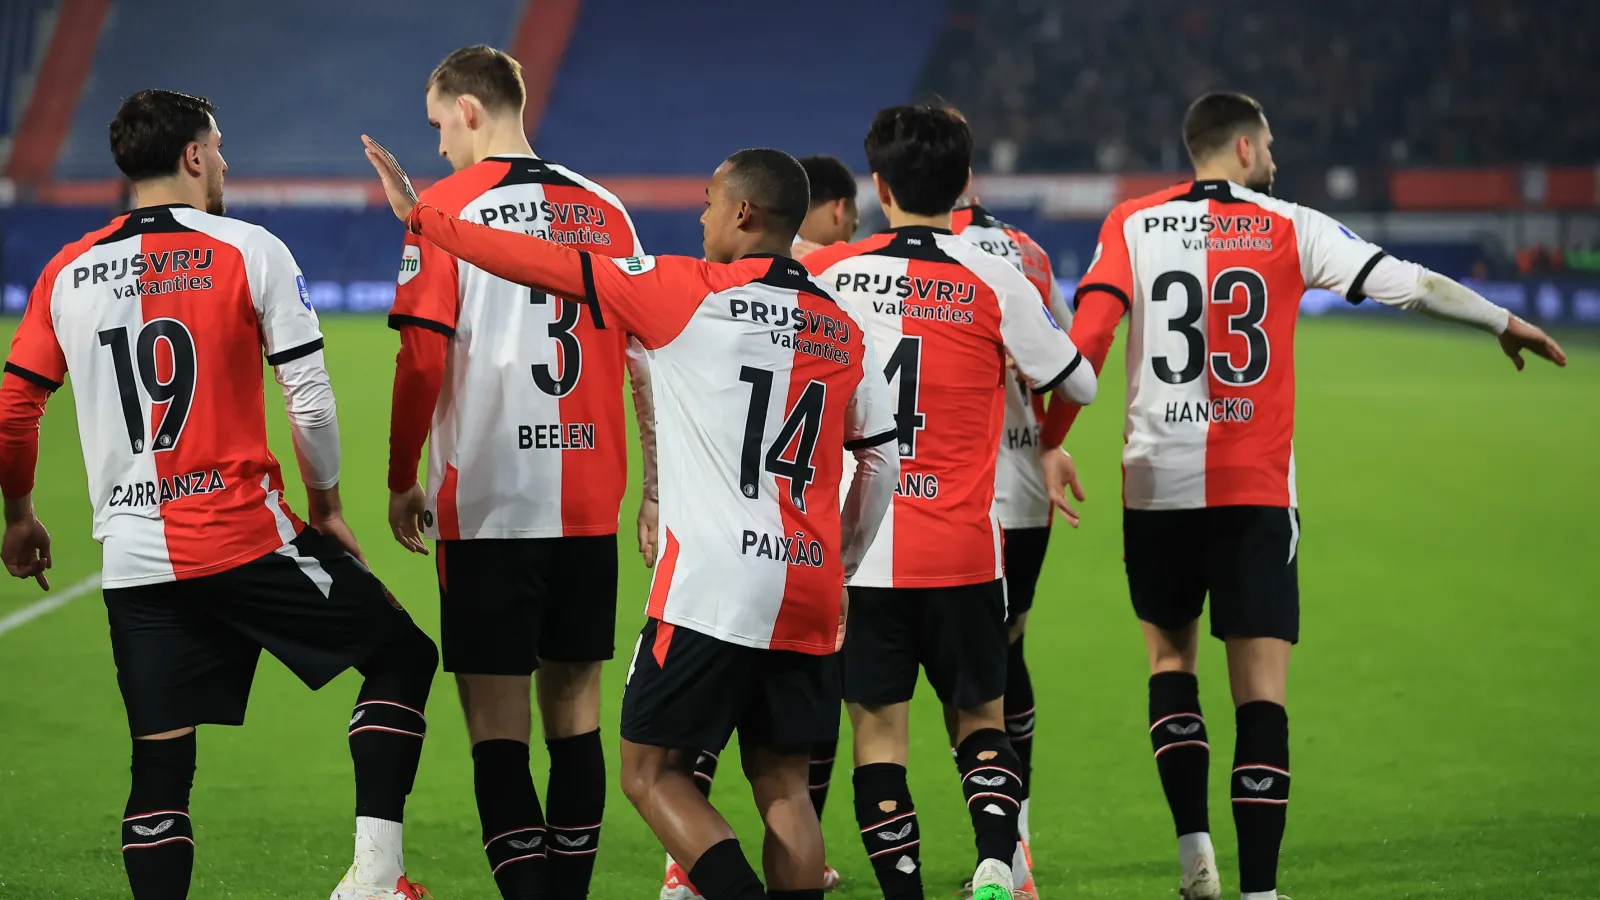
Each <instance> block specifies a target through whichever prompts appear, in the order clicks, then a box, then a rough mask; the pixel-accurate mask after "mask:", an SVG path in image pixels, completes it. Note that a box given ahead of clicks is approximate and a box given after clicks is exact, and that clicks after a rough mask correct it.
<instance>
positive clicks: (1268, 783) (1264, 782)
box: [1239, 775, 1272, 791]
mask: <svg viewBox="0 0 1600 900" xmlns="http://www.w3.org/2000/svg"><path fill="white" fill-rule="evenodd" d="M1239 783H1240V784H1242V785H1244V786H1245V787H1247V788H1249V789H1250V790H1252V791H1264V790H1266V789H1267V788H1270V787H1272V776H1271V775H1268V776H1267V777H1265V778H1263V779H1261V780H1260V781H1257V780H1255V779H1254V778H1251V777H1250V776H1249V775H1240V776H1239Z"/></svg>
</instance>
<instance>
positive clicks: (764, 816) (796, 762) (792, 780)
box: [740, 743, 824, 900]
mask: <svg viewBox="0 0 1600 900" xmlns="http://www.w3.org/2000/svg"><path fill="white" fill-rule="evenodd" d="M740 750H741V752H740V759H741V760H742V761H743V763H744V774H745V777H746V778H748V779H749V781H750V789H751V792H752V793H753V794H754V796H755V801H756V809H757V810H759V811H760V812H761V821H763V822H765V823H766V826H767V836H766V841H765V842H764V843H763V845H762V848H761V870H762V871H763V872H764V873H765V874H766V876H767V887H768V889H769V890H770V892H771V893H772V894H775V895H776V894H793V893H795V892H805V891H809V892H814V893H815V894H816V895H818V896H820V895H821V893H822V867H823V864H824V863H823V851H822V823H821V822H819V821H818V820H817V811H816V807H814V806H812V804H811V798H810V796H809V794H810V791H809V790H808V785H807V780H808V779H807V769H808V768H809V767H810V759H809V757H808V755H807V754H805V753H794V752H784V751H782V750H779V749H776V748H771V747H762V746H757V745H754V744H750V743H742V744H741V747H740ZM793 900H798V897H795V898H793Z"/></svg>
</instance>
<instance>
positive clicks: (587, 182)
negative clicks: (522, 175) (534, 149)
mask: <svg viewBox="0 0 1600 900" xmlns="http://www.w3.org/2000/svg"><path fill="white" fill-rule="evenodd" d="M545 164H546V165H547V166H549V167H550V171H552V172H555V173H556V174H557V175H560V176H562V177H564V178H566V179H568V180H569V181H571V182H572V183H573V184H575V185H577V186H578V187H580V188H582V189H583V190H586V191H588V192H589V193H591V194H593V195H595V196H596V197H598V198H600V200H602V201H604V202H605V203H607V204H609V205H611V206H612V207H615V208H616V210H617V212H620V213H622V214H623V215H627V213H628V210H627V208H626V207H624V206H623V205H622V198H620V197H618V196H617V195H616V194H614V193H612V192H611V191H610V190H608V189H607V188H606V186H605V185H603V184H601V183H600V182H598V181H595V180H593V179H591V178H586V177H584V176H583V175H581V174H579V173H577V172H574V171H573V170H571V169H569V168H567V167H566V166H563V165H561V164H560V163H553V162H546V163H545Z"/></svg>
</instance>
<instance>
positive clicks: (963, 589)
mask: <svg viewBox="0 0 1600 900" xmlns="http://www.w3.org/2000/svg"><path fill="white" fill-rule="evenodd" d="M1006 649H1007V641H1006V599H1005V582H1004V581H986V582H984V583H982V584H968V585H962V586H960V587H939V588H863V587H853V588H851V589H850V620H849V622H848V623H847V625H846V627H845V632H844V650H843V651H842V652H841V653H840V656H842V657H843V662H844V699H845V700H846V701H848V702H850V703H860V704H863V705H865V706H882V705H885V704H889V703H904V702H906V701H908V700H910V699H911V695H912V693H913V692H914V691H915V690H916V687H917V667H918V666H921V667H922V668H923V669H924V670H926V671H927V673H928V683H929V684H931V685H933V692H934V693H935V694H938V695H939V700H940V701H941V702H944V703H948V704H950V705H951V706H954V707H956V708H957V709H973V708H976V707H978V706H981V705H982V704H984V703H987V702H989V701H990V700H993V699H995V698H997V697H1000V696H1003V695H1004V694H1005V692H1006Z"/></svg>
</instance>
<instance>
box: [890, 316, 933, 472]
mask: <svg viewBox="0 0 1600 900" xmlns="http://www.w3.org/2000/svg"><path fill="white" fill-rule="evenodd" d="M896 375H898V376H900V380H899V382H898V383H897V382H896V381H895V376H896ZM883 377H884V379H886V380H887V381H888V382H889V383H890V384H898V387H899V390H898V391H897V392H896V394H895V404H894V424H895V430H896V431H897V432H898V434H896V435H895V439H896V441H897V442H898V443H899V444H900V458H901V459H915V458H916V456H917V433H918V432H920V431H921V430H922V429H923V428H925V427H926V426H927V423H928V418H927V416H924V415H923V414H922V411H921V410H919V409H917V406H918V403H917V399H918V391H919V388H920V386H921V383H922V338H921V337H918V336H916V335H907V336H906V337H902V338H901V339H900V343H898V344H896V345H895V348H894V352H893V353H891V354H889V361H888V362H887V363H885V364H884V367H883Z"/></svg>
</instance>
